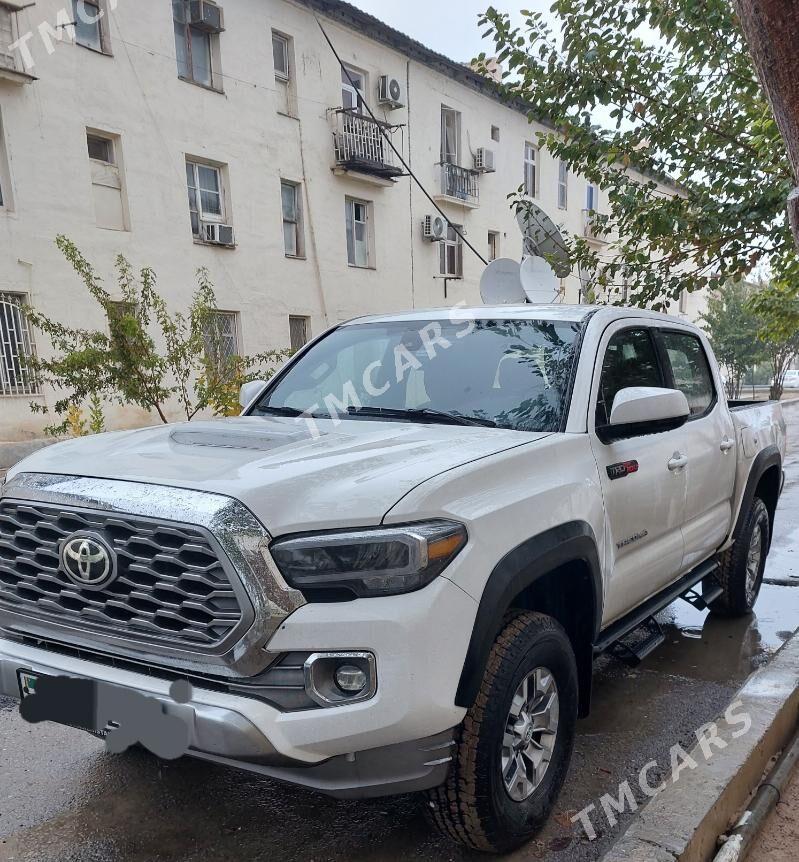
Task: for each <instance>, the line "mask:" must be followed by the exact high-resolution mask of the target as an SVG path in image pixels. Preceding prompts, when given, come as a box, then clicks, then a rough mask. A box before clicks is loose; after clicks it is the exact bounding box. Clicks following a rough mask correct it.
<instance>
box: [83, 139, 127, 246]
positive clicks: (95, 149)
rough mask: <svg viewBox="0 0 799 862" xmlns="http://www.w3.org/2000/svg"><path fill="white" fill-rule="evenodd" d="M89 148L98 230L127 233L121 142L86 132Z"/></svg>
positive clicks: (87, 147)
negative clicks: (125, 231)
mask: <svg viewBox="0 0 799 862" xmlns="http://www.w3.org/2000/svg"><path fill="white" fill-rule="evenodd" d="M86 149H87V152H88V155H89V164H90V167H91V177H92V197H93V199H94V215H95V220H96V222H97V227H101V228H105V229H106V230H128V229H129V224H128V202H127V197H126V195H125V183H124V175H123V172H122V167H121V161H122V147H121V142H120V139H119V138H118V137H112V136H109V135H103V134H100V133H99V132H95V131H93V130H88V129H87V130H86Z"/></svg>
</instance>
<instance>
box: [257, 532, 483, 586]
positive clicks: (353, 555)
mask: <svg viewBox="0 0 799 862" xmlns="http://www.w3.org/2000/svg"><path fill="white" fill-rule="evenodd" d="M466 539H467V535H466V528H465V527H464V526H463V524H459V523H457V522H455V521H428V522H426V523H422V524H409V525H408V526H404V527H387V528H378V529H369V530H357V531H352V532H346V533H322V534H320V535H315V536H301V537H298V538H293V539H278V540H277V541H276V542H274V543H273V544H272V546H271V548H270V551H271V553H272V558H273V559H274V561H275V563H276V564H277V567H278V568H279V569H280V572H281V574H282V575H283V577H284V578H285V579H286V581H287V583H288V584H290V585H291V586H292V587H294V588H295V589H297V590H300V591H302V592H303V593H304V594H305V596H306V598H309V597H310V596H312V600H316V601H337V600H341V599H343V598H353V597H359V598H366V597H368V596H393V595H398V594H400V593H410V592H413V591H414V590H419V589H421V588H422V587H425V586H427V584H429V583H430V581H432V580H433V578H435V577H437V576H438V575H440V574H441V572H442V571H444V569H445V568H446V567H447V566H448V565H449V564H450V562H452V560H453V559H454V558H455V556H456V555H457V554H458V552H459V551H460V550H461V548H462V547H463V546H464V545H465V544H466ZM342 591H345V592H344V593H343V594H342ZM309 594H310V596H309Z"/></svg>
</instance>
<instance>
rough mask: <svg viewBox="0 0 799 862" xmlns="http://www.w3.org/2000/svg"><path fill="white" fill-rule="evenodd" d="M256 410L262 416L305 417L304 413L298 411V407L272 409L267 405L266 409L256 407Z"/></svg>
mask: <svg viewBox="0 0 799 862" xmlns="http://www.w3.org/2000/svg"><path fill="white" fill-rule="evenodd" d="M255 409H256V410H257V411H258V412H259V413H261V414H264V413H267V414H269V415H270V416H302V415H303V411H302V410H298V409H297V408H296V407H270V406H269V405H267V406H266V407H256V408H255Z"/></svg>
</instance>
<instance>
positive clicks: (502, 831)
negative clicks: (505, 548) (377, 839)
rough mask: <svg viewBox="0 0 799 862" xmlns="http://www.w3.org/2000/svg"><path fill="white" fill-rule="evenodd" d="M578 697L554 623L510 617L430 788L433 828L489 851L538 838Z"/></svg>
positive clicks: (559, 780) (566, 757)
mask: <svg viewBox="0 0 799 862" xmlns="http://www.w3.org/2000/svg"><path fill="white" fill-rule="evenodd" d="M577 701H578V683H577V665H576V662H575V658H574V652H573V650H572V646H571V643H570V641H569V638H568V637H567V635H566V632H565V631H564V630H563V628H562V627H561V626H560V624H559V623H558V622H557V621H556V620H554V619H552V618H551V617H548V616H545V615H544V614H539V613H532V612H514V613H513V614H512V615H509V616H508V617H507V618H506V621H505V625H504V627H503V629H502V631H501V632H500V633H499V635H498V636H497V639H496V640H495V641H494V645H493V646H492V648H491V652H490V654H489V657H488V663H487V665H486V670H485V674H484V676H483V680H482V683H481V685H480V690H479V692H478V694H477V697H476V699H475V702H474V704H473V705H472V707H471V709H470V710H469V711H468V713H467V714H466V717H465V718H464V720H463V722H462V723H461V725H460V727H459V728H458V730H457V732H456V736H455V755H454V757H453V762H452V764H451V766H450V771H449V775H448V777H447V780H446V782H445V783H444V784H442V785H441V786H440V787H437V788H435V789H434V790H431V791H428V799H427V807H426V811H427V813H428V816H429V818H430V820H431V821H432V823H433V825H434V826H435V827H436V828H437V829H438V830H439V831H441V832H443V833H444V834H445V835H447V836H448V837H450V838H452V839H454V840H455V841H457V842H459V843H460V844H464V845H465V846H467V847H470V848H473V849H475V850H483V851H489V852H494V853H504V852H507V851H509V850H513V849H514V848H516V847H519V846H520V845H521V844H524V843H525V842H526V841H528V840H529V839H530V838H531V837H532V836H533V835H535V833H536V832H538V830H539V829H541V827H542V826H543V825H544V823H545V822H546V819H547V817H548V816H549V813H550V811H551V809H552V806H553V805H554V803H555V800H556V798H557V796H558V793H559V792H560V789H561V787H562V786H563V782H564V779H565V778H566V773H567V771H568V768H569V761H570V759H571V754H572V748H573V746H574V731H575V725H576V722H577Z"/></svg>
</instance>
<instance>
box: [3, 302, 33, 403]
mask: <svg viewBox="0 0 799 862" xmlns="http://www.w3.org/2000/svg"><path fill="white" fill-rule="evenodd" d="M24 305H25V297H24V295H23V294H20V293H0V395H35V394H37V393H38V391H39V387H38V385H37V382H36V376H35V374H34V373H33V370H32V369H31V367H30V359H31V357H32V356H34V355H35V349H34V343H33V336H32V334H31V329H30V325H29V324H28V321H27V319H26V317H25V312H24V309H23V306H24Z"/></svg>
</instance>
